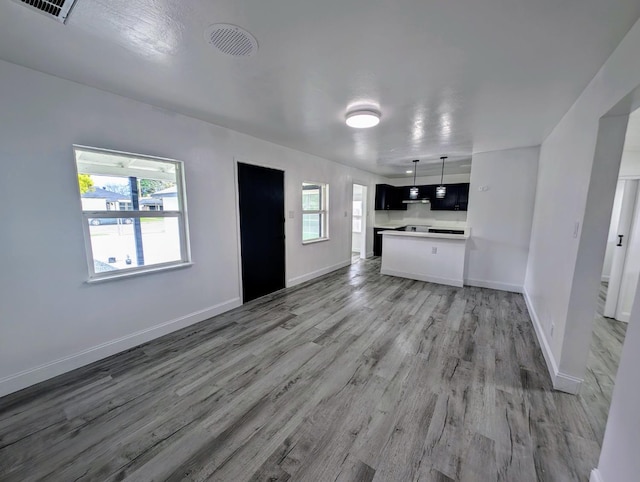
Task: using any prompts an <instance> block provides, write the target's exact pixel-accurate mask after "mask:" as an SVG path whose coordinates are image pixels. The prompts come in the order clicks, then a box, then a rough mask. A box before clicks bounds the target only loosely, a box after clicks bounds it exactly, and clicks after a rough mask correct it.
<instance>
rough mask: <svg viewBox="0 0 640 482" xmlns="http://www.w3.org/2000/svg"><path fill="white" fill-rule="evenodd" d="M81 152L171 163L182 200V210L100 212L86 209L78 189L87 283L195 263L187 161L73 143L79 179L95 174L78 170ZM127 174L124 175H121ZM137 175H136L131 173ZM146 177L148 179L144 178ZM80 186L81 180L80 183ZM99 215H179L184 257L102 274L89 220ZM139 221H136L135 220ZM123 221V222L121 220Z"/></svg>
mask: <svg viewBox="0 0 640 482" xmlns="http://www.w3.org/2000/svg"><path fill="white" fill-rule="evenodd" d="M78 151H89V152H97V153H102V154H113V155H116V156H118V155H119V156H130V157H135V158H139V159H147V160H150V161H159V162H165V163H167V162H168V163H171V164H174V166H175V173H176V188H177V189H176V191H177V194H176V197H177V202H178V210H177V211H164V210H162V211H146V210H142V209H140V207H139V209H138V210H137V211H134V210H133V209H132V210H120V209H110V210H109V209H105V210H98V211H85V210H84V209H83V208H82V194H81V193H80V190H79V189H78V191H77V192H78V202H79V204H80V212H81V216H82V230H83V233H84V244H85V254H86V259H87V268H88V272H89V278H88V279H87V283H95V282H100V281H108V280H113V279H119V278H129V277H131V276H139V275H142V274H147V273H154V272H158V271H167V270H173V269H179V268H185V267H188V266H192V265H193V263H192V261H191V247H190V244H191V243H190V240H189V221H188V215H187V199H186V183H185V178H184V163H183V162H182V161H179V160H177V159H170V158H166V157H159V156H150V155H146V154H136V153H132V152H125V151H116V150H113V149H102V148H98V147H91V146H84V145H79V144H73V162H74V165H75V169H76V179H77V174H90V175H91V174H92V173H85V172H82V173H81V172H80V170H79V169H78V161H77V152H78ZM93 175H97V176H100V175H107V174H102V173H95V174H93ZM121 177H124V176H121ZM131 177H136V176H131ZM142 179H144V178H142ZM76 185H77V182H76ZM91 218H97V219H114V218H116V219H124V218H131V219H134V220H135V219H141V218H177V220H178V235H179V237H180V256H181V258H180V259H179V260H176V261H167V262H165V263H155V264H152V265H148V266H134V267H131V268H122V269H118V270H114V271H106V272H101V273H96V271H95V263H94V257H93V246H92V244H91V225H90V224H89V219H91ZM134 222H135V221H134ZM118 224H119V223H118Z"/></svg>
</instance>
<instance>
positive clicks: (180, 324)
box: [0, 298, 242, 397]
mask: <svg viewBox="0 0 640 482" xmlns="http://www.w3.org/2000/svg"><path fill="white" fill-rule="evenodd" d="M241 304H242V303H241V302H240V298H233V299H231V300H228V301H224V302H222V303H219V304H217V305H214V306H211V307H209V308H205V309H203V310H199V311H195V312H193V313H190V314H188V315H185V316H181V317H180V318H176V319H174V320H170V321H166V322H164V323H160V324H159V325H155V326H152V327H149V328H145V329H144V330H140V331H137V332H135V333H131V334H130V335H126V336H123V337H121V338H118V339H115V340H111V341H108V342H106V343H102V344H100V345H97V346H94V347H91V348H88V349H86V350H83V351H81V352H78V353H75V354H73V355H69V356H66V357H63V358H59V359H57V360H53V361H51V362H49V363H45V364H43V365H40V366H37V367H34V368H30V369H28V370H24V371H22V372H20V373H16V374H13V375H9V376H7V377H4V378H0V397H3V396H5V395H8V394H10V393H13V392H17V391H18V390H22V389H23V388H27V387H29V386H31V385H35V384H36V383H40V382H43V381H45V380H48V379H50V378H53V377H56V376H58V375H62V374H63V373H67V372H70V371H71V370H75V369H76V368H80V367H83V366H85V365H89V364H90V363H93V362H96V361H98V360H102V359H103V358H107V357H109V356H111V355H115V354H116V353H120V352H122V351H125V350H129V349H131V348H133V347H136V346H138V345H141V344H143V343H146V342H148V341H151V340H153V339H155V338H158V337H161V336H163V335H166V334H168V333H171V332H173V331H176V330H179V329H181V328H186V327H187V326H189V325H193V324H195V323H199V322H201V321H204V320H206V319H208V318H211V317H213V316H216V315H219V314H221V313H224V312H225V311H229V310H232V309H233V308H237V307H238V306H240V305H241Z"/></svg>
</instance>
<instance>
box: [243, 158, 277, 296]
mask: <svg viewBox="0 0 640 482" xmlns="http://www.w3.org/2000/svg"><path fill="white" fill-rule="evenodd" d="M238 193H239V198H240V244H241V249H242V295H243V301H244V302H245V303H246V302H248V301H251V300H254V299H256V298H259V297H260V296H263V295H266V294H268V293H273V292H274V291H277V290H279V289H282V288H284V286H285V281H284V278H285V274H284V268H285V267H284V172H283V171H279V170H277V169H269V168H267V167H260V166H252V165H251V164H242V163H238Z"/></svg>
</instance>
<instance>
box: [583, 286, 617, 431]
mask: <svg viewBox="0 0 640 482" xmlns="http://www.w3.org/2000/svg"><path fill="white" fill-rule="evenodd" d="M606 298H607V284H606V283H602V285H601V288H600V293H599V296H598V308H597V310H596V316H595V320H594V325H593V334H592V336H591V348H590V350H589V358H588V360H587V372H586V374H585V378H584V383H583V384H582V389H581V390H580V395H579V398H580V401H581V403H582V405H583V406H584V408H585V411H586V412H587V415H588V417H589V421H590V422H591V425H592V426H593V430H594V432H595V435H596V440H597V441H598V443H599V444H602V439H603V438H604V429H605V426H606V423H607V416H608V414H609V406H610V405H611V396H612V394H613V386H614V384H615V377H616V373H617V372H618V365H619V364H620V354H621V353H622V344H623V343H624V337H625V335H626V333H627V324H626V323H624V322H622V321H617V320H614V319H612V318H605V317H604V316H603V313H604V304H605V301H606Z"/></svg>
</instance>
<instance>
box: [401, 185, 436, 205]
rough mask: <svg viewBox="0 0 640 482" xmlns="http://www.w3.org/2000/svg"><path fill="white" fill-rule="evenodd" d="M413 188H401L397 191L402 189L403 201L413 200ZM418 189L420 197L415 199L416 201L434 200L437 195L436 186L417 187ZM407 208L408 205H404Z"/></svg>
mask: <svg viewBox="0 0 640 482" xmlns="http://www.w3.org/2000/svg"><path fill="white" fill-rule="evenodd" d="M412 187H413V186H402V187H399V188H397V189H400V191H401V201H402V200H405V199H411V188H412ZM417 187H418V197H417V198H416V199H415V200H416V201H419V200H422V199H431V198H433V196H434V195H435V192H436V191H435V189H436V187H435V186H427V185H425V186H417ZM404 205H405V208H404V209H407V208H406V206H407V205H406V203H405V204H404Z"/></svg>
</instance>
